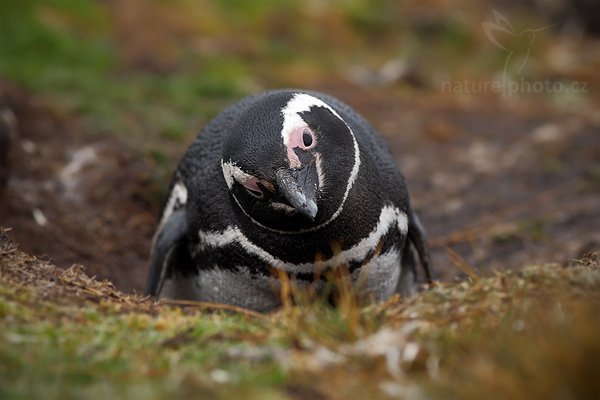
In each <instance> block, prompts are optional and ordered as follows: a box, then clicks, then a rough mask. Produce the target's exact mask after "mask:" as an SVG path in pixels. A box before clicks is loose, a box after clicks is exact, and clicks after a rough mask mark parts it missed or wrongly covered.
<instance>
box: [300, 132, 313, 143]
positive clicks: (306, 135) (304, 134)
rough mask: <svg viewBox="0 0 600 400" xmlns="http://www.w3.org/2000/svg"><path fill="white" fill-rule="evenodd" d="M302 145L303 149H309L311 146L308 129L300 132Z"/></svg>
mask: <svg viewBox="0 0 600 400" xmlns="http://www.w3.org/2000/svg"><path fill="white" fill-rule="evenodd" d="M302 144H303V145H304V147H310V146H311V145H312V144H313V136H312V134H311V133H310V131H309V130H308V129H305V130H304V131H302Z"/></svg>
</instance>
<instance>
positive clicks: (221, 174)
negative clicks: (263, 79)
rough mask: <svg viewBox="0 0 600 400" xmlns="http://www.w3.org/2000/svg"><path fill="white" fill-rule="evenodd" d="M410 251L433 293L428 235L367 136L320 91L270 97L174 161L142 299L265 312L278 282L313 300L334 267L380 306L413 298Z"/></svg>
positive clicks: (275, 300) (234, 111)
mask: <svg viewBox="0 0 600 400" xmlns="http://www.w3.org/2000/svg"><path fill="white" fill-rule="evenodd" d="M414 252H416V255H418V257H419V259H420V262H421V265H422V266H423V268H424V271H425V279H426V280H427V281H428V282H431V274H430V271H429V262H428V258H429V257H428V248H427V242H426V234H425V230H424V229H423V227H422V225H421V224H420V222H419V219H418V217H417V215H416V214H415V212H414V210H413V209H412V207H411V205H410V201H409V195H408V191H407V187H406V183H405V180H404V177H403V175H402V174H401V172H400V170H399V168H398V166H397V164H396V161H395V159H394V156H393V155H392V153H391V151H390V149H389V147H388V145H387V144H386V142H385V141H384V139H383V138H382V137H381V136H380V135H379V134H378V133H377V131H376V130H375V129H374V128H373V126H371V124H370V123H369V122H367V120H366V119H365V118H363V117H362V116H361V115H359V114H358V113H357V112H356V111H354V110H353V109H352V108H350V107H349V106H348V105H346V104H344V103H343V102H341V101H340V100H338V99H336V98H334V97H332V96H329V95H326V94H323V93H320V92H316V91H307V90H295V89H285V90H274V91H267V92H264V93H260V94H256V95H253V96H250V97H247V98H244V99H242V100H240V101H238V102H237V103H235V104H233V105H232V106H229V107H228V108H226V109H225V110H224V111H223V112H222V113H220V114H219V115H218V116H216V117H215V118H214V119H213V120H212V121H211V122H209V123H208V125H206V126H205V128H204V129H203V130H202V131H201V132H200V134H199V135H198V136H197V137H196V138H195V139H194V141H193V142H192V144H191V145H190V147H189V148H188V150H187V151H186V152H185V154H184V155H183V157H182V159H181V160H180V162H179V164H178V166H177V168H176V170H175V172H174V173H173V177H172V180H171V183H170V186H169V194H168V196H167V198H166V200H165V201H164V204H163V207H162V212H161V215H160V217H159V222H158V227H157V229H156V233H155V235H154V238H153V241H152V248H151V252H150V253H151V254H150V261H149V268H148V270H149V273H148V280H147V286H146V294H147V295H149V296H152V297H154V298H162V297H167V298H175V299H187V300H196V301H203V302H213V303H222V304H230V305H234V306H239V307H244V308H248V309H252V310H255V311H263V312H266V311H270V310H273V309H276V308H278V307H279V306H280V305H281V298H282V297H281V294H280V291H281V288H282V280H283V279H287V278H289V281H288V282H293V283H294V284H295V285H297V287H299V288H302V287H305V288H306V287H310V286H311V285H313V286H312V287H316V288H317V290H322V288H323V287H324V282H323V280H324V279H323V277H324V276H326V275H327V273H328V272H331V271H336V270H338V269H340V268H343V269H345V271H346V273H347V276H348V277H350V279H351V282H352V284H353V287H354V289H355V292H356V294H357V296H358V298H359V299H360V301H361V302H364V303H370V302H381V301H384V300H386V299H388V298H390V297H391V296H392V295H394V294H395V293H399V294H400V295H402V296H411V295H413V294H415V293H416V290H417V273H416V262H415V257H414V256H415V254H414ZM284 276H285V277H286V278H283V277H284ZM315 285H316V286H315Z"/></svg>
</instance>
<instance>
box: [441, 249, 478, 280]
mask: <svg viewBox="0 0 600 400" xmlns="http://www.w3.org/2000/svg"><path fill="white" fill-rule="evenodd" d="M446 254H448V258H450V262H452V265H454V266H455V267H456V268H458V269H459V270H461V271H462V272H464V273H465V274H467V275H468V276H469V277H470V278H471V279H473V280H474V281H475V282H479V275H478V274H477V271H476V270H475V268H473V267H472V266H471V265H469V263H467V262H466V261H465V260H464V258H462V257H461V256H460V254H458V253H457V252H456V251H454V250H452V249H451V248H450V247H446Z"/></svg>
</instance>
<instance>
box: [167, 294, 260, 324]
mask: <svg viewBox="0 0 600 400" xmlns="http://www.w3.org/2000/svg"><path fill="white" fill-rule="evenodd" d="M158 304H161V305H167V306H182V307H197V308H201V309H206V310H223V311H231V312H234V313H238V314H243V315H247V316H249V317H253V318H258V319H263V320H266V319H268V317H267V316H266V315H263V314H261V313H258V312H256V311H252V310H248V309H246V308H242V307H238V306H234V305H231V304H219V303H208V302H204V301H193V300H174V299H160V300H159V301H158Z"/></svg>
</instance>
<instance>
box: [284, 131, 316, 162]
mask: <svg viewBox="0 0 600 400" xmlns="http://www.w3.org/2000/svg"><path fill="white" fill-rule="evenodd" d="M316 143H317V140H316V136H315V134H314V132H313V131H312V130H311V129H310V128H309V127H307V126H304V127H299V128H294V129H293V130H292V131H291V132H290V133H289V135H288V140H287V146H286V148H287V157H288V160H290V167H292V168H300V167H302V163H301V162H300V159H299V158H298V156H297V155H296V153H295V152H294V149H295V148H296V147H300V148H301V149H303V150H308V149H312V148H313V147H315V145H316Z"/></svg>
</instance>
